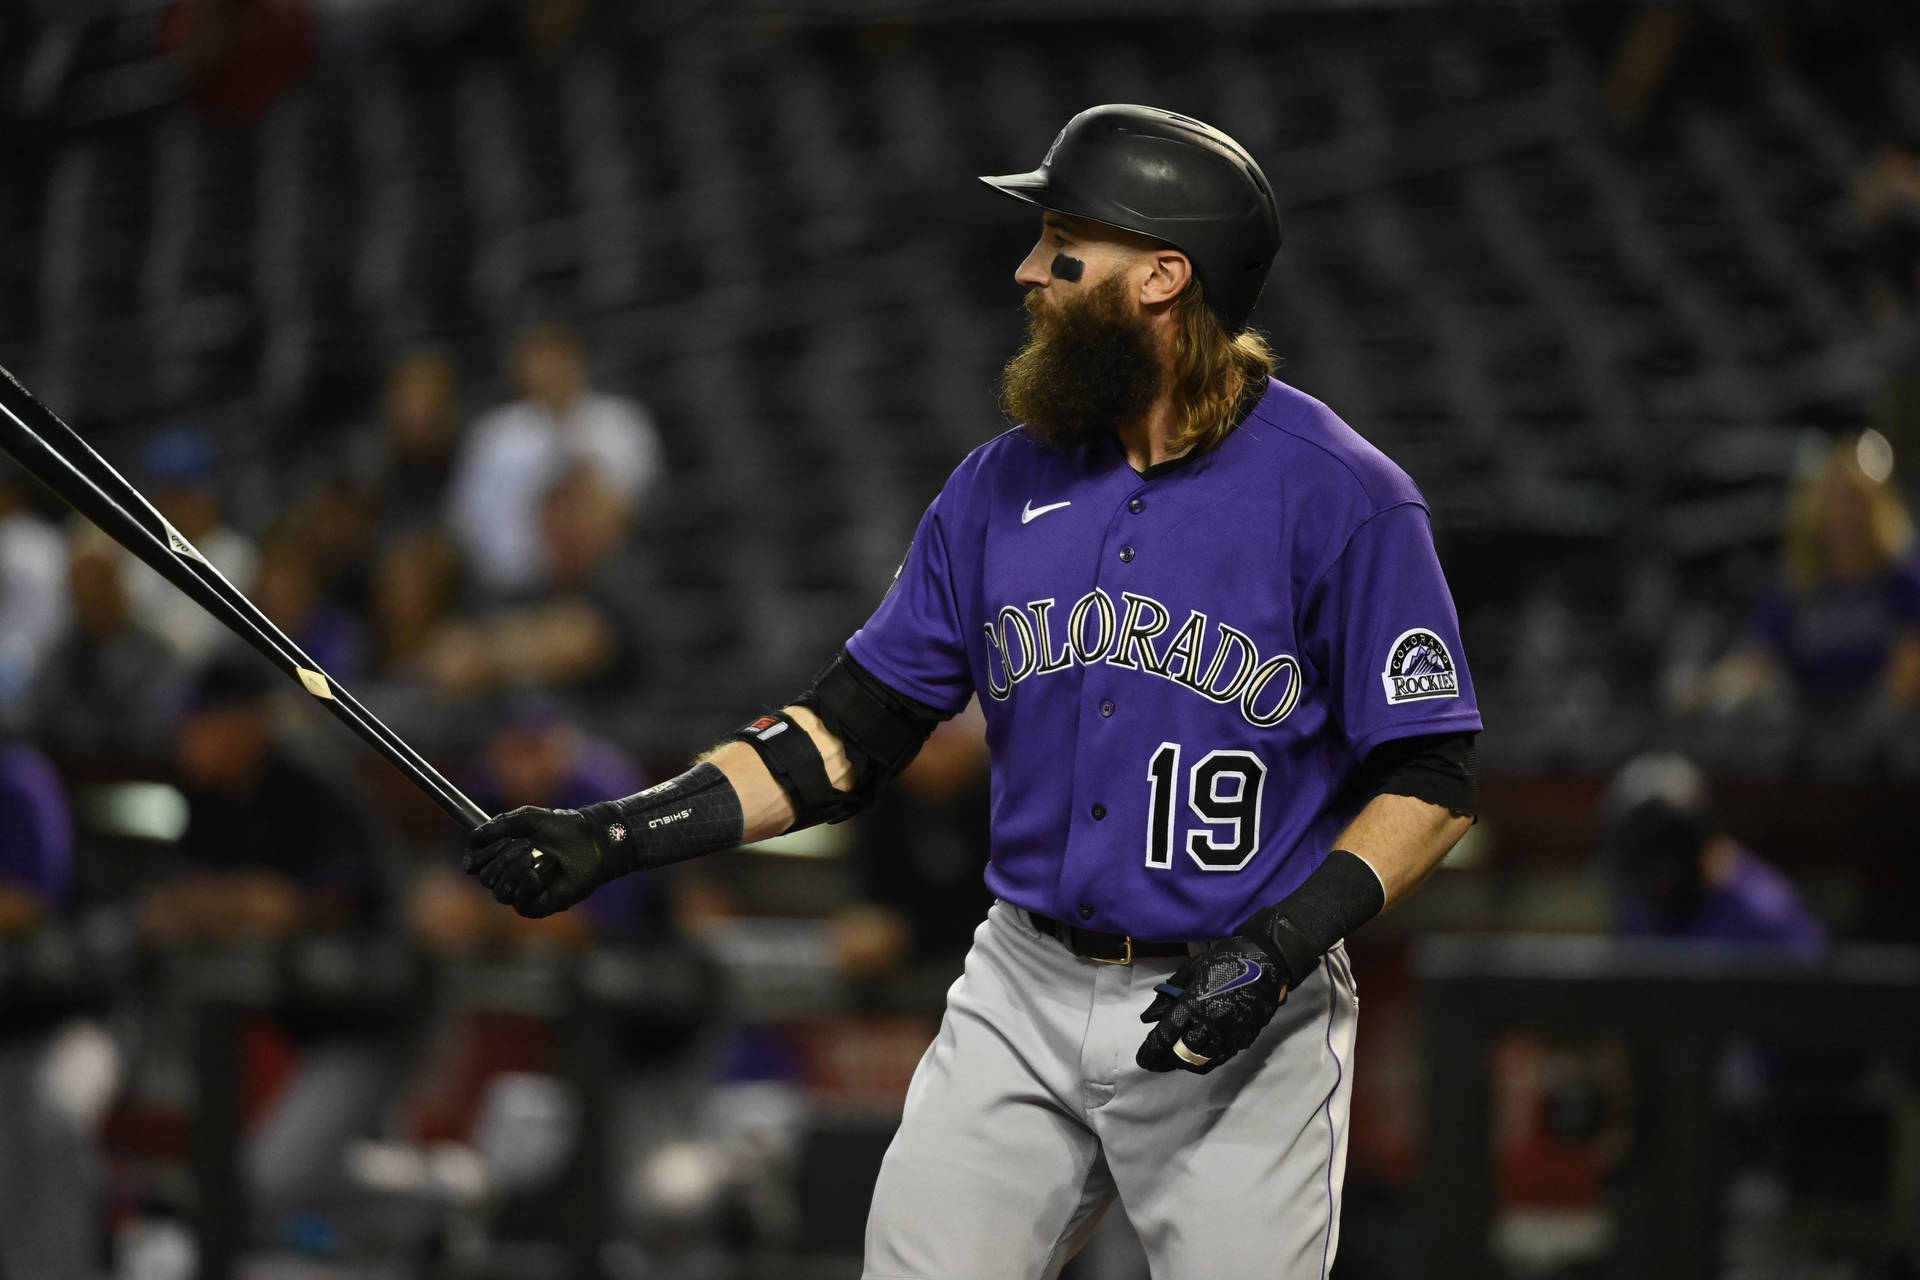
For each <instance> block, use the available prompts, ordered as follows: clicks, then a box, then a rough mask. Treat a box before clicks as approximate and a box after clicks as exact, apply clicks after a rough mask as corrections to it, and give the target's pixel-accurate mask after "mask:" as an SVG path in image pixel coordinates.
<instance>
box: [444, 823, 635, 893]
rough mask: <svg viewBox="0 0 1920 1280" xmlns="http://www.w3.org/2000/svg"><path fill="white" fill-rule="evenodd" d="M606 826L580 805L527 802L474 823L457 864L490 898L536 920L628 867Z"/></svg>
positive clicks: (591, 890) (589, 891)
mask: <svg viewBox="0 0 1920 1280" xmlns="http://www.w3.org/2000/svg"><path fill="white" fill-rule="evenodd" d="M603 826H604V824H601V823H596V822H595V821H593V820H592V819H591V818H589V817H588V816H587V815H586V814H584V813H582V812H581V811H580V810H578V809H541V808H537V807H535V806H533V805H527V806H524V807H522V808H519V809H515V810H513V811H511V812H509V813H503V814H501V815H500V816H499V817H497V818H494V819H493V820H492V821H490V822H483V823H481V824H480V825H479V826H478V827H475V828H474V830H473V834H472V835H471V836H469V837H468V838H467V846H468V848H467V856H466V860H465V861H464V862H463V863H462V864H461V865H462V868H463V869H464V870H465V871H466V872H467V874H469V875H471V876H473V877H474V878H475V879H477V880H479V881H480V883H481V884H483V885H485V886H486V887H487V888H488V889H489V890H491V891H492V893H493V898H494V901H496V902H499V903H503V904H505V905H506V906H510V907H512V908H513V909H514V910H515V911H518V912H519V913H520V914H521V915H523V916H526V917H527V918H528V919H534V920H537V919H539V918H540V917H542V916H550V915H552V914H554V913H555V912H556V911H565V910H566V909H567V908H568V907H571V906H573V905H574V904H575V903H577V902H579V901H580V900H582V899H583V898H585V897H586V896H587V895H588V894H590V893H592V892H593V891H594V890H595V889H598V888H599V887H600V886H601V885H603V884H605V883H606V882H607V881H609V880H611V879H613V878H614V877H615V876H616V875H619V874H620V873H621V872H622V871H624V870H625V869H626V868H625V866H624V863H623V861H622V860H621V859H618V858H616V856H615V853H614V850H612V849H611V848H609V847H607V845H605V844H603V843H602V841H603V839H605V832H604V831H603V830H602V827H603Z"/></svg>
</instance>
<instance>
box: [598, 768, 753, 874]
mask: <svg viewBox="0 0 1920 1280" xmlns="http://www.w3.org/2000/svg"><path fill="white" fill-rule="evenodd" d="M580 813H581V815H582V816H583V817H585V818H586V819H587V822H588V824H589V825H590V826H591V828H592V831H593V842H594V846H595V847H596V848H598V849H599V850H600V856H601V857H602V858H603V859H605V861H606V863H607V866H608V867H609V868H610V869H611V870H612V872H613V874H615V875H625V874H626V873H627V872H629V871H648V870H651V869H652V868H654V867H664V866H667V865H668V864H670V863H674V862H685V861H686V860H687V859H689V858H698V857H700V856H701V855H703V854H708V853H719V852H722V851H723V850H726V849H732V848H735V847H737V846H738V845H739V844H740V842H741V841H742V840H744V839H746V834H747V820H746V813H745V811H744V810H742V809H741V807H740V793H739V792H737V791H735V790H734V789H733V783H731V782H729V781H728V780H727V775H726V774H724V773H722V772H721V771H720V770H719V768H718V767H717V766H715V765H713V764H712V763H710V762H708V761H705V760H702V761H701V762H700V763H699V764H696V765H695V766H693V768H691V769H689V770H687V771H686V772H685V773H683V774H681V775H679V776H678V777H675V778H669V779H668V780H667V781H665V782H662V783H660V784H659V785H657V786H652V787H648V788H647V789H646V790H645V791H642V792H639V793H637V794H635V795H630V796H627V797H626V798H625V799H622V800H603V801H601V802H600V803H599V804H590V805H588V806H587V807H586V808H584V809H582V810H581V811H580Z"/></svg>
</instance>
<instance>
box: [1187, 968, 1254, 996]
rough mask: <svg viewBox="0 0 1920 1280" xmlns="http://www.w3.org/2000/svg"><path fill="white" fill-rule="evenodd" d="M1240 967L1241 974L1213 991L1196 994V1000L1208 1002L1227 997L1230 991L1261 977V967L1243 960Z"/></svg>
mask: <svg viewBox="0 0 1920 1280" xmlns="http://www.w3.org/2000/svg"><path fill="white" fill-rule="evenodd" d="M1240 965H1241V969H1240V972H1239V973H1237V974H1235V975H1234V976H1233V977H1231V978H1229V979H1228V980H1227V981H1225V982H1223V983H1221V984H1220V985H1219V986H1217V987H1215V988H1214V989H1213V990H1211V991H1201V992H1198V993H1196V994H1195V995H1194V999H1196V1000H1206V999H1208V998H1210V997H1212V996H1220V995H1225V994H1226V993H1227V992H1229V991H1234V990H1237V989H1239V988H1241V987H1244V986H1246V985H1247V984H1248V983H1249V982H1252V981H1254V980H1255V979H1257V978H1258V977H1259V976H1260V966H1259V965H1257V964H1250V963H1248V962H1247V961H1245V960H1242V961H1241V962H1240Z"/></svg>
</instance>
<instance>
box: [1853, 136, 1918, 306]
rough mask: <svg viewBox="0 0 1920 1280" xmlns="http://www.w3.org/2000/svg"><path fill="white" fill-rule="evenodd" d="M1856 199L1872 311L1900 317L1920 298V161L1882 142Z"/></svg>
mask: <svg viewBox="0 0 1920 1280" xmlns="http://www.w3.org/2000/svg"><path fill="white" fill-rule="evenodd" d="M1853 198H1854V203H1855V205H1856V206H1857V207H1858V208H1859V210H1860V214H1861V216H1862V217H1863V218H1864V219H1865V220H1866V224H1867V236H1868V246H1869V254H1870V257H1871V259H1872V262H1873V267H1874V279H1873V282H1872V290H1873V294H1872V298H1871V302H1872V304H1873V309H1874V313H1875V314H1876V315H1877V316H1878V317H1879V318H1880V319H1881V320H1883V321H1885V320H1893V319H1896V318H1897V317H1899V316H1900V315H1901V314H1903V313H1905V312H1906V311H1907V310H1909V309H1910V308H1911V307H1912V305H1913V302H1914V299H1915V298H1916V296H1920V158H1916V157H1915V156H1914V154H1913V151H1912V150H1911V149H1909V148H1907V147H1905V146H1901V145H1899V144H1897V143H1894V142H1887V143H1884V144H1882V145H1881V146H1880V147H1879V149H1877V150H1876V151H1875V152H1874V154H1873V160H1872V162H1871V164H1869V165H1868V167H1867V169H1866V171H1865V172H1864V173H1862V174H1861V175H1860V178H1859V180H1858V182H1856V183H1855V185H1854V190H1853Z"/></svg>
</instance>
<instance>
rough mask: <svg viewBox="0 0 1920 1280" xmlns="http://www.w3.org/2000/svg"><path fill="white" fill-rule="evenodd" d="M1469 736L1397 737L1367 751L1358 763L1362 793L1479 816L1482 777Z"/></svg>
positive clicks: (1453, 734) (1449, 734)
mask: <svg viewBox="0 0 1920 1280" xmlns="http://www.w3.org/2000/svg"><path fill="white" fill-rule="evenodd" d="M1473 738H1474V735H1473V734H1471V733H1436V734H1429V735H1426V736H1424V737H1417V738H1395V739H1393V740H1392V741H1390V742H1383V743H1381V744H1380V745H1379V746H1377V747H1375V748H1374V749H1373V750H1372V751H1369V752H1368V753H1367V758H1366V759H1365V760H1364V761H1362V762H1361V765H1360V774H1361V777H1360V785H1361V788H1362V793H1363V794H1364V795H1365V796H1366V797H1367V798H1368V799H1372V798H1373V797H1374V796H1382V795H1385V796H1412V797H1413V798H1414V799H1416V800H1425V801H1426V802H1427V803H1428V804H1437V805H1439V806H1440V807H1441V808H1443V809H1445V810H1447V811H1448V812H1449V813H1457V814H1459V815H1460V816H1461V817H1463V818H1477V817H1479V816H1480V779H1479V777H1478V774H1477V772H1476V766H1475V762H1474V754H1473Z"/></svg>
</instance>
